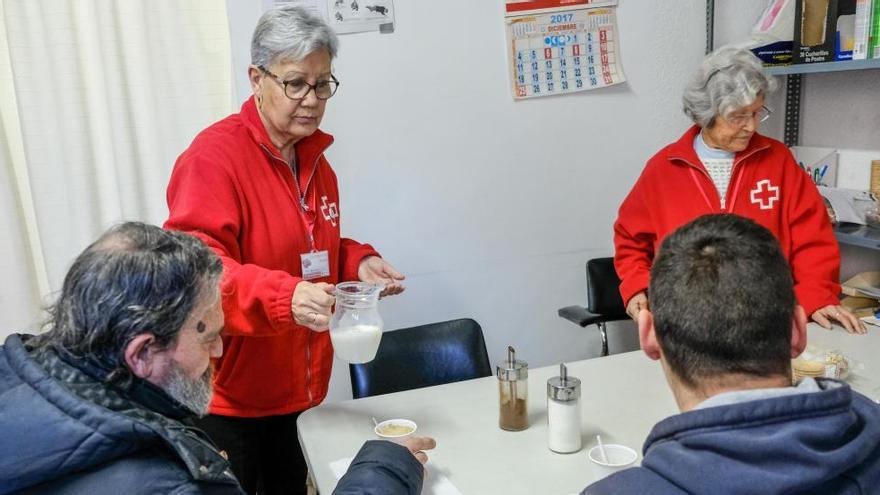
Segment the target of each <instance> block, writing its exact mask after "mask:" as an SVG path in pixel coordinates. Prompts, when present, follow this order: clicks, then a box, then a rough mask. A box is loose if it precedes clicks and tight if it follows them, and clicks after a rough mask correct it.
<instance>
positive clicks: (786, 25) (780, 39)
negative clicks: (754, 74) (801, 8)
mask: <svg viewBox="0 0 880 495" xmlns="http://www.w3.org/2000/svg"><path fill="white" fill-rule="evenodd" d="M795 3H796V0H771V1H770V2H768V4H767V7H766V8H765V9H764V12H762V13H761V17H760V18H758V22H757V23H755V26H754V27H753V28H752V32H751V33H749V39H748V41H746V42H745V43H743V44H742V45H741V46H742V47H743V48H748V49H749V50H751V51H752V53H754V54H755V56H756V57H758V58H759V59H761V62H762V63H763V64H764V65H765V66H768V67H770V66H776V65H789V64H791V51H792V42H793V40H794V11H795V8H794V4H795Z"/></svg>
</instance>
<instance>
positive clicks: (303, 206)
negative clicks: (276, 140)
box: [260, 144, 321, 407]
mask: <svg viewBox="0 0 880 495" xmlns="http://www.w3.org/2000/svg"><path fill="white" fill-rule="evenodd" d="M260 147H261V148H263V151H264V152H265V153H266V154H267V155H269V156H270V157H272V158H273V159H275V160H276V161H279V162H281V163H283V164H284V165H285V166H286V167H288V168H290V170H291V172H293V168H292V167H290V164H288V163H287V162H285V161H284V159H283V158H281V157H280V156H277V155H276V154H275V153H272V151H271V150H269V148H267V147H266V146H265V145H263V144H260ZM294 153H296V151H294ZM320 159H321V154H320V153H319V154H318V155H317V156H316V157H315V161H314V163H312V173H311V174H310V175H309V180H308V181H306V187H305V188H304V189H303V191H302V193H301V196H300V198H299V200H295V201H294V202H295V203H298V204H299V206H300V210H301V211H307V210H308V205H307V204H306V194H307V191H308V190H309V186H310V185H311V184H312V179H314V177H315V172H317V170H318V160H320ZM293 180H294V181H296V185H297V188H298V187H299V177H297V174H293ZM288 194H291V199H294V198H293V196H292V192H291V191H290V189H288ZM300 217H302V214H300ZM303 221H305V220H303ZM309 237H310V239H309V241H310V243H311V246H310V247H311V248H312V249H316V248H317V246H316V244H315V238H314V235H313V234H311V233H310V234H309ZM306 392H307V393H308V395H309V406H310V407H311V406H314V405H315V404H314V401H315V399H314V394H312V332H311V331H309V333H308V334H307V335H306Z"/></svg>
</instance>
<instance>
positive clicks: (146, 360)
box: [124, 333, 156, 379]
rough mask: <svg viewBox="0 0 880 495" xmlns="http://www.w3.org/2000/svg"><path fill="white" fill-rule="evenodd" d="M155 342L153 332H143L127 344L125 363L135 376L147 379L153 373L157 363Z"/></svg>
mask: <svg viewBox="0 0 880 495" xmlns="http://www.w3.org/2000/svg"><path fill="white" fill-rule="evenodd" d="M155 343H156V337H155V336H154V335H153V334H151V333H142V334H140V335H138V336H136V337H135V338H133V339H131V342H129V343H128V345H127V346H125V353H124V357H125V364H126V365H127V366H128V369H130V370H131V373H132V374H133V375H134V376H136V377H138V378H143V379H147V378H149V377H150V375H152V374H153V372H154V367H155V365H156V362H155V361H156V351H155V348H156V346H154V345H153V344H155Z"/></svg>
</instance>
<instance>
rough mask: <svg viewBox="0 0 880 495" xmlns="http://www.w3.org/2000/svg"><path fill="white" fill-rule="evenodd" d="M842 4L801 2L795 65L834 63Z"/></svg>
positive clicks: (833, 0)
mask: <svg viewBox="0 0 880 495" xmlns="http://www.w3.org/2000/svg"><path fill="white" fill-rule="evenodd" d="M837 4H838V0H797V1H796V2H795V16H794V18H795V23H794V47H793V50H794V54H793V55H794V63H796V64H809V63H817V62H831V61H833V60H834V48H835V44H836V43H835V41H836V39H837V10H838V5H837Z"/></svg>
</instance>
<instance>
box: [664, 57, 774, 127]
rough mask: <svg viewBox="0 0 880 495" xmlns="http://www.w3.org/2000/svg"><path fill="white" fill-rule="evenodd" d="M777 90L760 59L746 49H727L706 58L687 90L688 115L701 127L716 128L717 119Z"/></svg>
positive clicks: (685, 93)
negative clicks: (713, 126) (714, 126)
mask: <svg viewBox="0 0 880 495" xmlns="http://www.w3.org/2000/svg"><path fill="white" fill-rule="evenodd" d="M774 90H776V80H775V79H774V78H773V77H771V76H768V75H767V73H766V72H764V67H763V66H762V65H761V61H760V60H759V59H758V57H756V56H754V55H753V54H752V52H751V51H749V50H747V49H743V48H734V47H725V48H719V49H718V50H716V51H714V52H712V53H710V54H708V55H706V58H704V59H703V63H702V64H701V65H700V68H699V69H697V72H696V73H694V75H693V76H692V77H691V80H690V81H689V82H688V84H687V86H685V88H684V94H683V95H682V98H681V99H682V103H683V105H684V114H685V115H687V116H688V117H690V119H691V120H693V121H694V123H695V124H697V125H698V126H700V127H712V125H713V124H714V123H715V117H717V116H723V117H726V116H728V115H730V113H731V112H733V111H734V110H736V109H737V108H742V107H745V106H749V105H751V104H752V103H754V102H755V100H756V99H757V98H758V97H759V96H762V95H763V96H767V95H769V94H770V93H772V92H773V91H774Z"/></svg>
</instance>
